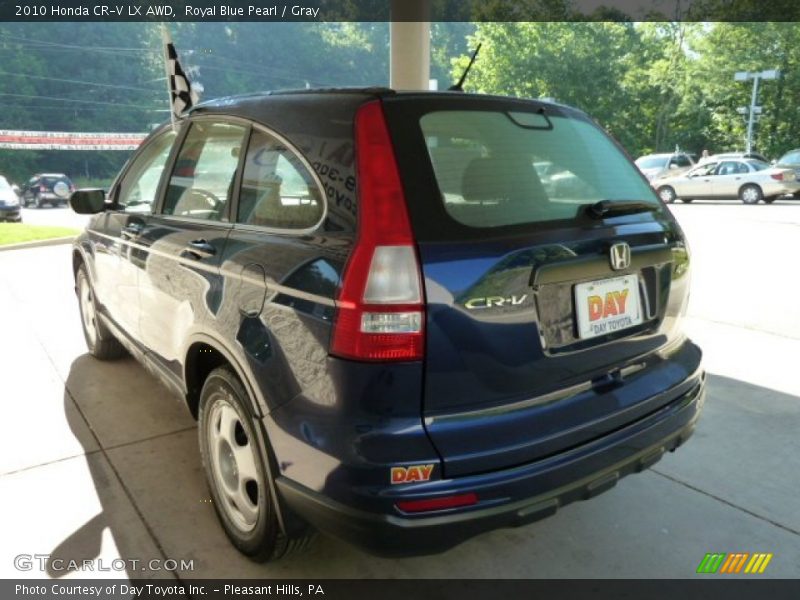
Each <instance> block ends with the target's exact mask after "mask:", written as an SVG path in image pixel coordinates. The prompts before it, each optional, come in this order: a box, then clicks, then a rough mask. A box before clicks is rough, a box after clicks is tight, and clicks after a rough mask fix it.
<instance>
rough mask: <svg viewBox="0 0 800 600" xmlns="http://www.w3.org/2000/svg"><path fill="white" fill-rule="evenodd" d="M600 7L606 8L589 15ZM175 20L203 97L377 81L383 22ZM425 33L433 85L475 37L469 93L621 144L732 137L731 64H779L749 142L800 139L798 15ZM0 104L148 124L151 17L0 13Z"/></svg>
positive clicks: (632, 148) (43, 126)
mask: <svg viewBox="0 0 800 600" xmlns="http://www.w3.org/2000/svg"><path fill="white" fill-rule="evenodd" d="M551 3H552V4H553V6H556V5H558V6H561V5H560V4H559V2H558V0H551ZM491 5H492V3H491V1H488V0H487V2H486V3H484V4H483V5H482V6H485V7H489V8H491ZM550 10H551V12H552V10H553V8H552V7H551V8H550ZM562 17H563V18H564V19H568V18H570V15H569V14H567V13H564V14H563V15H562ZM607 17H608V18H613V17H615V15H611V17H609V16H608V15H605V14H600V15H598V18H607ZM171 29H172V34H173V38H174V40H175V43H176V46H177V48H178V50H179V52H180V54H181V59H182V62H183V63H184V66H185V67H188V68H189V69H190V74H191V76H192V78H193V80H194V81H196V82H199V83H201V84H202V86H203V88H204V92H203V97H204V98H214V97H219V96H226V95H231V94H237V93H242V92H252V91H258V90H270V89H272V90H276V89H287V88H305V87H340V86H375V85H388V73H389V50H388V49H389V26H388V24H387V23H356V22H349V23H247V22H230V23H179V24H171ZM431 38H432V39H431V76H432V77H433V78H435V79H437V80H438V82H439V88H440V89H445V88H447V87H448V86H449V85H450V83H451V82H453V81H454V80H456V79H457V78H458V77H459V76H460V74H461V72H462V71H463V68H464V67H465V65H466V63H467V61H468V56H469V54H470V52H471V50H472V49H473V48H474V47H475V46H476V45H477V44H478V43H481V44H482V49H481V53H480V55H479V58H478V60H477V62H476V63H475V66H474V67H473V70H472V72H471V74H470V76H469V78H468V79H467V82H466V85H465V89H466V90H467V91H472V92H482V93H494V94H506V95H513V96H519V97H529V98H540V97H549V98H553V99H555V100H556V101H558V102H563V103H566V104H571V105H574V106H577V107H579V108H581V109H583V110H585V111H586V112H588V113H589V114H590V115H591V116H592V117H594V118H595V119H596V120H597V121H598V122H599V123H600V124H601V125H602V126H603V127H605V128H606V129H608V130H609V131H610V132H611V133H612V135H614V136H615V137H616V138H617V139H618V140H619V141H620V142H621V143H622V145H623V146H624V147H625V148H626V149H627V150H628V152H629V153H630V154H631V155H633V156H638V155H640V154H644V153H648V152H653V151H671V150H673V149H674V148H676V147H679V148H681V149H685V150H688V151H693V152H697V153H699V152H700V151H701V150H702V149H708V150H710V151H711V152H720V151H725V150H741V149H743V147H744V135H745V129H746V124H745V122H744V119H743V117H742V115H740V114H739V113H738V112H737V109H738V108H739V107H741V106H746V105H747V104H749V101H750V93H751V89H752V88H751V84H750V82H744V83H743V82H737V81H734V73H736V72H737V71H760V70H764V69H780V71H781V73H782V76H781V77H780V78H779V79H778V80H775V81H767V82H764V83H763V84H762V86H761V91H760V95H759V102H758V103H759V105H760V106H762V115H761V117H760V121H759V122H758V124H757V128H756V138H755V139H756V144H755V147H756V148H757V149H758V150H759V151H761V152H762V153H764V154H766V155H768V156H770V157H775V156H778V155H779V154H781V153H782V152H784V151H785V150H788V149H790V148H793V147H796V146H800V118H798V117H799V116H800V115H799V114H798V111H800V76H798V66H800V65H799V63H800V28H798V27H797V24H796V23H780V22H771V23H768V22H748V23H685V22H666V21H665V22H645V23H631V22H625V21H621V22H620V21H618V22H614V21H610V20H608V21H604V20H600V21H589V22H570V21H549V22H489V21H485V22H478V23H470V22H437V23H433V24H432V27H431ZM0 107H2V110H0V129H36V130H53V131H109V132H128V131H136V132H140V131H147V130H148V129H150V128H152V127H153V126H155V125H156V124H158V123H161V122H163V121H165V120H166V119H167V118H168V114H169V113H168V112H167V109H168V106H167V93H166V81H165V74H164V66H163V59H162V49H161V38H160V32H159V26H158V25H157V24H153V23H71V22H66V23H26V24H14V25H13V26H12V25H11V24H8V23H3V24H0ZM127 157H128V153H125V152H75V151H72V152H67V151H11V150H0V173H3V174H5V175H8V176H10V177H11V178H13V179H15V180H17V181H21V180H23V179H25V178H27V177H29V176H30V175H32V174H33V173H35V172H43V171H62V172H66V173H68V174H69V175H70V176H72V177H75V178H89V179H108V178H110V177H113V175H114V174H115V173H116V172H117V171H118V169H119V168H120V166H121V165H122V163H123V162H124V160H126V159H127Z"/></svg>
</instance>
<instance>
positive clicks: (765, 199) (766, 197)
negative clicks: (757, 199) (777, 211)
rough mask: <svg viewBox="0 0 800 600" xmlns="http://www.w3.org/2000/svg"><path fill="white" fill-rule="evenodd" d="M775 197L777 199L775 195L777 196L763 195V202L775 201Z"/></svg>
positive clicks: (770, 202)
mask: <svg viewBox="0 0 800 600" xmlns="http://www.w3.org/2000/svg"><path fill="white" fill-rule="evenodd" d="M777 199H778V197H777V196H765V197H764V203H765V204H772V203H773V202H775V200H777Z"/></svg>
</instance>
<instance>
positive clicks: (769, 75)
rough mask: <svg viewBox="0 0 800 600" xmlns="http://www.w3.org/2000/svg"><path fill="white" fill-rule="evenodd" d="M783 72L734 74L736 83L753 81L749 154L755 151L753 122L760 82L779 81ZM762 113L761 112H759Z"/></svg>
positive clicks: (749, 122) (748, 119) (748, 143)
mask: <svg viewBox="0 0 800 600" xmlns="http://www.w3.org/2000/svg"><path fill="white" fill-rule="evenodd" d="M780 75H781V72H780V71H778V70H777V69H769V70H767V71H755V72H753V73H751V72H749V71H738V72H736V73H735V74H734V76H733V80H734V81H747V80H748V79H752V80H753V94H752V96H751V97H750V109H749V110H748V111H747V150H746V152H747V153H748V154H749V153H750V152H751V151H752V149H753V122H754V120H755V115H756V101H757V100H758V82H759V80H761V79H777V78H778V77H780ZM759 108H760V107H759ZM759 112H760V111H759Z"/></svg>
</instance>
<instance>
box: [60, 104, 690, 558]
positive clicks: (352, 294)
mask: <svg viewBox="0 0 800 600" xmlns="http://www.w3.org/2000/svg"><path fill="white" fill-rule="evenodd" d="M542 162H550V163H553V164H554V165H557V166H558V168H559V171H564V172H568V173H570V174H571V175H570V176H574V177H575V178H576V179H578V180H580V181H581V182H582V184H581V185H576V186H564V187H563V188H561V189H562V192H561V193H560V194H559V192H558V188H552V186H551V189H550V192H547V191H546V190H545V187H544V186H543V184H542V182H541V181H540V179H539V177H538V175H537V171H536V169H535V168H534V164H535V163H542ZM576 190H579V192H578V191H576ZM72 206H73V208H74V209H75V210H76V211H78V212H83V213H88V212H91V213H97V214H96V215H95V216H93V217H92V219H91V221H90V224H89V226H88V227H87V230H86V231H85V232H84V233H83V234H82V235H81V236H80V237H79V238H78V239H77V241H76V243H75V246H74V254H73V266H74V272H75V276H76V290H77V293H78V297H79V301H80V307H81V316H82V319H83V325H84V332H85V336H86V342H87V344H88V346H89V349H90V352H91V353H92V354H93V355H94V356H96V357H98V358H112V357H115V356H118V355H119V354H120V353H121V352H122V350H123V348H125V349H126V350H127V351H128V352H130V353H131V354H133V355H134V356H135V357H136V358H138V359H139V360H140V361H141V362H142V363H143V364H144V365H145V366H146V367H147V368H148V369H149V370H150V371H152V372H153V373H154V374H156V375H157V376H158V377H160V379H161V380H163V382H164V383H165V384H166V385H167V386H168V387H169V388H171V389H172V390H174V391H175V392H176V393H177V394H178V395H179V396H180V397H181V398H183V399H185V402H186V404H187V406H188V409H189V410H190V411H191V412H192V414H193V415H195V416H196V417H197V418H198V419H199V443H200V451H201V454H202V459H203V464H204V467H205V470H206V474H207V478H208V483H209V487H210V489H211V493H212V497H213V502H214V506H215V508H216V510H217V513H218V515H219V518H220V520H221V522H222V525H223V526H224V528H225V531H226V532H227V534H228V536H229V537H230V539H231V540H232V541H233V543H234V544H235V545H236V546H237V547H238V548H239V549H240V550H241V551H242V552H244V553H245V554H247V555H249V556H251V557H254V558H257V559H268V558H276V557H278V556H281V555H282V554H284V553H285V552H286V551H287V550H288V549H290V548H292V547H297V546H300V545H302V544H303V543H304V542H305V541H306V540H308V539H309V537H310V533H309V532H310V531H312V528H313V529H319V530H322V531H325V532H328V533H330V534H332V535H335V536H339V537H341V538H344V539H347V540H350V541H352V542H354V543H357V544H359V545H361V546H363V547H366V548H368V549H370V550H372V551H374V552H377V553H381V554H387V555H408V554H426V553H432V552H437V551H442V550H444V549H447V548H449V547H452V546H454V545H456V544H458V543H460V542H462V541H464V540H465V539H467V538H470V537H472V536H475V535H476V534H478V533H481V532H483V531H487V530H491V529H495V528H499V527H508V526H518V525H523V524H525V523H529V522H531V521H535V520H537V519H540V518H543V517H546V516H548V515H551V514H553V513H555V512H556V510H557V509H558V508H560V507H562V506H564V505H565V504H567V503H569V502H572V501H574V500H582V499H587V498H590V497H593V496H595V495H597V494H599V493H601V492H603V491H605V490H607V489H609V488H611V487H612V486H614V484H616V482H617V481H618V480H619V479H620V478H621V477H623V476H625V475H627V474H629V473H634V472H638V471H641V470H643V469H646V468H647V467H649V466H650V465H652V464H653V463H655V462H656V461H657V460H659V459H660V458H661V457H662V455H663V454H664V453H665V452H666V451H671V450H674V449H675V448H677V447H678V446H679V445H681V444H682V443H683V442H685V441H686V439H687V438H688V437H689V436H690V434H691V433H692V430H693V429H694V427H695V423H696V421H697V418H698V416H699V413H700V410H701V406H702V403H703V399H704V382H705V376H704V373H703V370H702V368H701V352H700V350H699V349H698V347H697V346H695V345H694V344H693V343H692V342H691V341H689V340H688V339H687V338H686V337H685V336H684V334H683V333H682V330H681V320H682V316H683V314H684V312H685V309H686V302H687V298H688V292H689V254H688V250H687V246H686V243H685V241H684V237H683V234H682V232H681V230H680V228H679V227H678V225H677V223H676V222H675V220H674V219H673V217H672V216H671V215H670V213H669V211H668V210H666V208H665V207H664V206H663V205H662V204H661V202H660V201H659V200H658V198H656V196H655V195H654V192H653V190H652V189H650V187H649V186H648V184H647V181H646V180H645V179H644V178H643V177H642V176H641V175H640V174H639V172H638V171H637V169H636V167H635V166H634V165H633V164H632V163H631V162H630V160H629V159H628V158H627V157H626V156H625V155H624V153H623V152H622V151H621V150H620V148H619V147H618V146H617V145H616V144H615V143H614V142H613V141H612V140H611V139H610V138H609V137H608V136H607V135H606V134H605V133H604V132H603V131H602V130H601V129H599V128H598V127H597V126H596V125H595V124H594V123H593V122H592V120H591V119H589V118H588V117H587V116H586V115H585V114H583V113H582V112H580V111H578V110H575V109H572V108H569V107H566V106H561V105H556V104H548V103H543V102H536V101H527V100H515V99H509V98H503V97H491V96H478V95H469V94H463V93H457V92H452V93H421V92H420V93H411V92H408V93H396V92H394V91H391V90H386V89H363V90H329V91H303V92H293V93H275V94H261V95H250V96H241V97H237V98H226V99H224V100H221V101H217V102H209V103H205V104H202V105H200V106H198V107H196V108H195V109H194V110H192V111H191V113H190V114H189V116H188V118H186V119H184V120H182V121H181V122H180V124H179V127H178V128H177V132H175V131H173V129H172V128H171V127H169V126H166V127H164V128H162V129H160V130H158V131H156V132H154V133H153V134H152V135H151V136H150V137H149V139H148V140H147V141H146V142H145V143H144V144H143V146H142V147H141V148H140V149H139V150H138V151H137V153H136V154H135V155H134V157H133V158H132V159H131V160H130V161H129V163H128V164H127V166H126V167H125V169H124V170H123V172H122V174H121V175H120V176H119V178H118V179H117V181H116V182H115V183H114V185H113V186H112V188H111V190H110V191H109V193H108V197H107V198H106V197H105V194H104V193H103V192H102V191H100V190H95V191H92V190H83V191H79V192H77V193H75V194H74V195H73V197H72ZM642 510H643V511H647V510H649V509H648V508H647V507H642Z"/></svg>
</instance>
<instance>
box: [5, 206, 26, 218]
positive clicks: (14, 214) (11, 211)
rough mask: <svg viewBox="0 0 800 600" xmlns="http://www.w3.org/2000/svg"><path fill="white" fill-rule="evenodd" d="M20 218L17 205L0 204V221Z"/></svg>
mask: <svg viewBox="0 0 800 600" xmlns="http://www.w3.org/2000/svg"><path fill="white" fill-rule="evenodd" d="M20 219H22V215H21V214H20V210H19V206H14V207H10V206H1V207H0V221H19V220H20Z"/></svg>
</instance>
